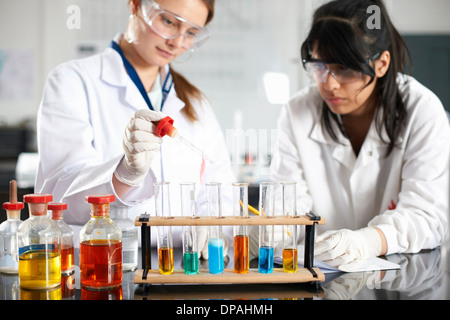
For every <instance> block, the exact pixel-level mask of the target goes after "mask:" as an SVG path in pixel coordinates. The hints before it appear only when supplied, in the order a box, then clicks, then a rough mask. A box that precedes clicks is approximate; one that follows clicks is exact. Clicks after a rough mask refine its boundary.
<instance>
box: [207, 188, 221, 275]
mask: <svg viewBox="0 0 450 320" xmlns="http://www.w3.org/2000/svg"><path fill="white" fill-rule="evenodd" d="M220 187H221V183H220V182H208V183H206V184H205V188H206V202H207V210H208V216H209V217H215V218H217V219H220V218H222V204H221V194H220ZM223 246H224V239H223V234H222V227H221V226H209V227H208V268H209V273H212V274H217V273H223V269H224V260H223Z"/></svg>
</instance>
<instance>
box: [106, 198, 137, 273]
mask: <svg viewBox="0 0 450 320" xmlns="http://www.w3.org/2000/svg"><path fill="white" fill-rule="evenodd" d="M111 218H112V219H113V220H114V222H115V223H116V225H117V226H118V227H119V228H120V229H121V230H122V265H123V271H134V270H136V269H137V266H138V245H139V244H138V242H139V238H138V229H137V227H136V226H135V225H134V221H133V220H131V219H130V218H129V217H128V207H126V206H119V207H115V206H113V207H112V208H111Z"/></svg>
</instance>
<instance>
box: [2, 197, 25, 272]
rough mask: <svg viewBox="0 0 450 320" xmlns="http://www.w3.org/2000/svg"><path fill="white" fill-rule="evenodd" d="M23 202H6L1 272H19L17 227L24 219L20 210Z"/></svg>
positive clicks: (4, 206)
mask: <svg viewBox="0 0 450 320" xmlns="http://www.w3.org/2000/svg"><path fill="white" fill-rule="evenodd" d="M23 207H24V205H23V202H15V203H11V202H5V203H4V204H3V209H5V210H6V221H3V222H2V224H0V272H3V273H10V274H17V273H18V272H19V258H18V257H17V229H18V228H19V226H20V224H21V223H22V221H21V220H20V210H22V209H23Z"/></svg>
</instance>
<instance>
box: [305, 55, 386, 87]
mask: <svg viewBox="0 0 450 320" xmlns="http://www.w3.org/2000/svg"><path fill="white" fill-rule="evenodd" d="M379 57H380V54H379V53H377V54H375V55H374V56H373V57H371V58H370V59H368V61H369V62H370V61H375V60H377V59H378V58H379ZM303 67H304V68H305V70H306V72H307V73H308V75H309V76H310V77H312V78H313V79H314V80H315V81H316V82H317V83H325V82H326V81H327V79H328V74H331V76H332V77H333V78H334V79H335V80H336V81H337V82H338V83H340V84H348V83H353V82H357V81H360V80H361V79H362V78H363V75H364V73H363V72H360V71H357V70H353V69H351V68H349V67H347V66H345V65H342V64H338V63H333V62H327V61H323V60H316V59H308V60H303Z"/></svg>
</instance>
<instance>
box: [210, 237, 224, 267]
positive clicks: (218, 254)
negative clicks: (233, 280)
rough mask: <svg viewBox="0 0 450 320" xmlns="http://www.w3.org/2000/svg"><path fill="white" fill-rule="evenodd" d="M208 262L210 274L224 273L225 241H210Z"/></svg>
mask: <svg viewBox="0 0 450 320" xmlns="http://www.w3.org/2000/svg"><path fill="white" fill-rule="evenodd" d="M208 260H209V261H208V264H209V272H210V273H222V272H223V268H224V263H223V239H209V241H208Z"/></svg>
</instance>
